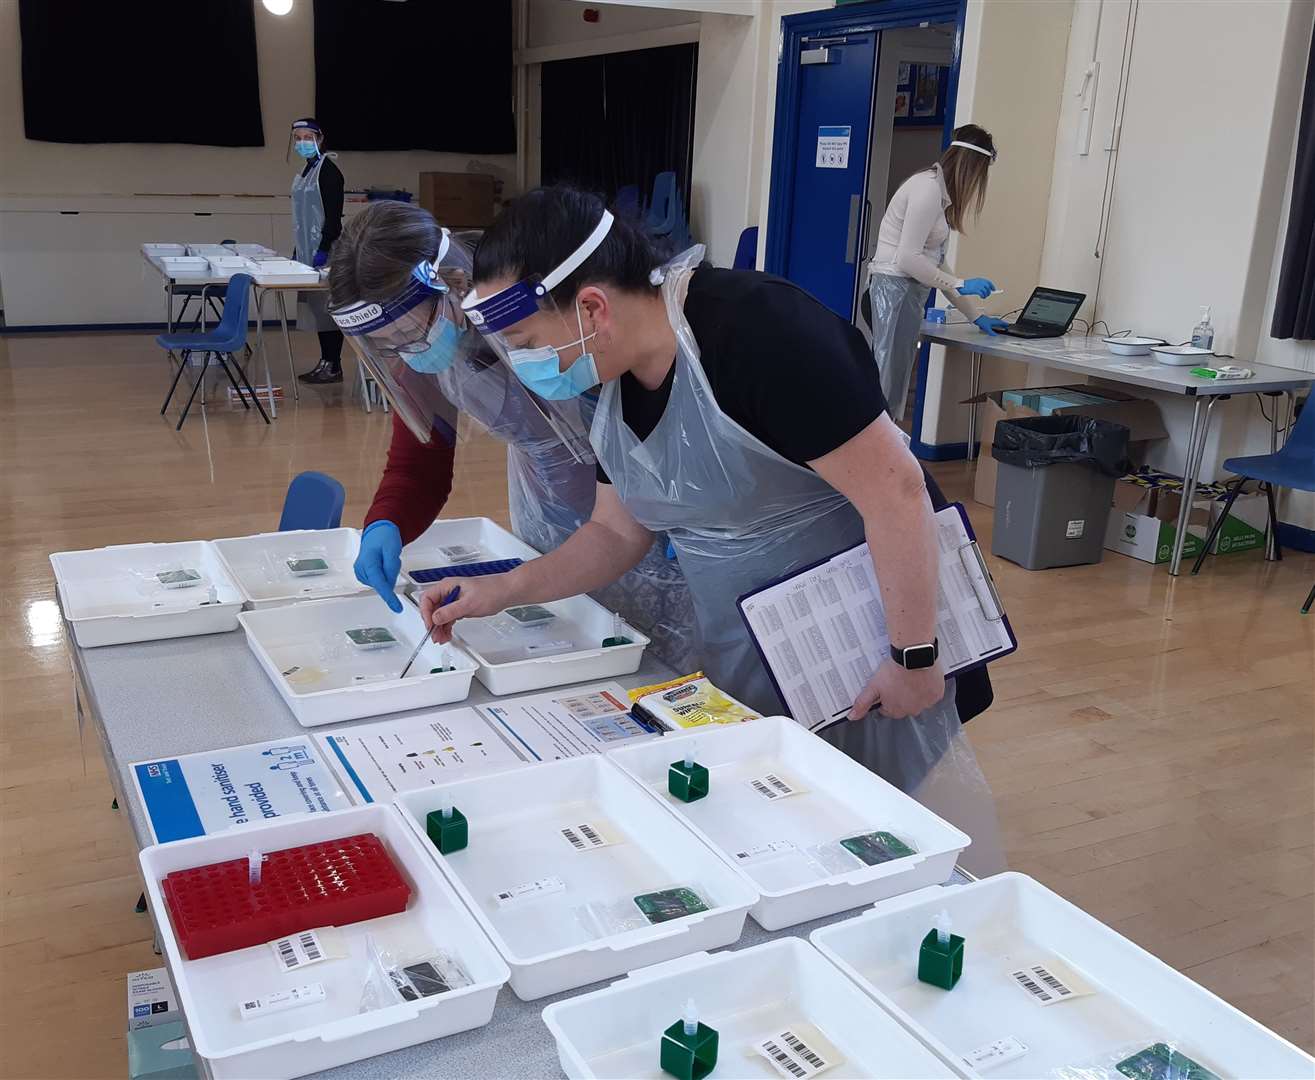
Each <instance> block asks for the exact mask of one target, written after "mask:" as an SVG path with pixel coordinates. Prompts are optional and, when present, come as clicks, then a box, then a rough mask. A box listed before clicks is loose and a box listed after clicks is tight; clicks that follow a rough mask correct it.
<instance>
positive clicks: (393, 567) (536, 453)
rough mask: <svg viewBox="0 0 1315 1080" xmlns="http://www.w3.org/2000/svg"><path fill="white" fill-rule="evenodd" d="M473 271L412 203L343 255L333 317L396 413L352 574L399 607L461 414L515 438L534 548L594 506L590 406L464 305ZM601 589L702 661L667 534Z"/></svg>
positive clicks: (614, 604) (675, 659)
mask: <svg viewBox="0 0 1315 1080" xmlns="http://www.w3.org/2000/svg"><path fill="white" fill-rule="evenodd" d="M470 272H471V256H470V250H469V248H468V247H467V246H466V244H465V243H463V241H462V240H461V238H460V237H456V236H453V235H451V234H450V233H449V232H448V231H447V230H445V229H442V228H440V227H439V225H438V223H437V222H436V221H435V220H434V219H433V217H432V216H431V215H430V213H429V212H428V211H427V210H424V209H422V208H421V207H418V206H411V205H408V204H405V203H397V202H379V203H374V204H372V205H370V206H369V207H367V208H366V209H365V210H364V211H363V212H362V213H360V214H358V215H356V216H355V217H353V218H352V220H351V221H350V222H348V224H347V226H346V228H345V229H344V230H343V234H342V236H341V238H340V239H339V241H338V244H337V246H336V247H335V249H334V257H333V263H332V269H331V272H330V275H329V282H330V306H331V310H332V312H333V315H334V318H335V320H336V321H337V323H338V324H339V325H340V326H341V327H342V328H343V330H344V331H345V332H346V334H347V336H348V338H349V340H350V341H351V342H352V345H353V348H354V349H355V350H356V352H357V355H358V356H359V357H360V359H361V362H362V363H364V364H366V366H367V368H368V369H369V370H370V372H371V374H372V375H373V376H374V377H375V379H376V380H377V381H378V382H379V384H380V385H381V386H382V387H383V388H384V390H385V392H386V393H387V395H388V397H389V400H390V401H391V402H392V404H393V407H394V413H393V438H392V443H391V445H390V447H389V451H388V462H387V465H386V467H385V469H384V475H383V478H382V480H381V481H380V484H379V488H378V490H377V492H376V494H375V497H374V501H373V503H372V504H371V506H370V510H369V512H368V513H367V514H366V517H365V529H364V532H363V534H362V537H361V548H360V552H359V554H358V556H357V559H356V565H355V569H356V576H357V578H358V580H360V581H361V583H362V584H364V585H368V586H370V587H371V588H373V589H375V591H376V592H378V593H379V595H380V596H381V597H382V598H383V599H384V601H385V603H387V604H388V605H389V606H390V607H392V608H393V610H395V611H398V610H401V603H400V601H399V600H398V598H397V596H396V594H395V592H394V587H395V583H396V580H397V576H398V574H399V572H400V570H401V551H402V546H403V545H404V544H406V543H410V542H411V541H412V540H414V539H415V538H416V537H417V536H419V535H420V534H421V533H422V532H424V531H425V529H426V528H428V527H429V526H430V525H431V524H432V523H433V521H434V519H435V518H436V517H437V516H438V514H439V512H440V511H441V510H442V508H443V506H444V504H445V503H446V501H447V498H448V496H449V494H450V493H451V489H452V475H453V456H454V451H455V446H456V439H457V427H458V414H459V413H464V414H466V415H467V416H469V417H470V418H471V419H473V420H474V421H475V422H476V423H478V424H479V425H480V426H481V427H483V428H484V429H485V430H486V431H488V432H489V433H490V434H491V435H493V436H494V437H495V438H497V439H499V440H501V441H502V442H505V443H506V444H507V487H508V503H509V507H510V514H511V522H512V531H513V532H515V534H516V535H517V536H518V537H520V538H521V539H522V540H524V541H525V542H526V543H527V544H529V545H530V546H531V547H533V548H535V549H537V550H539V551H551V550H553V549H554V548H556V547H558V546H559V545H560V544H562V543H563V542H564V541H565V540H566V539H567V538H568V537H569V536H570V535H571V534H572V533H574V532H575V530H576V529H578V528H579V527H580V525H581V524H582V523H583V522H584V521H586V520H588V518H589V515H590V513H591V512H592V511H593V503H594V496H595V488H596V485H595V482H594V473H595V468H596V461H595V458H594V455H593V452H592V450H591V449H590V447H589V442H588V437H587V434H586V433H587V430H588V424H589V418H590V416H591V415H592V409H593V401H592V400H586V399H576V400H570V401H559V402H551V401H543V400H540V399H538V398H536V397H535V395H533V394H531V393H530V392H529V391H528V390H527V389H526V388H525V387H524V386H523V385H522V384H521V382H520V381H519V380H518V379H516V377H515V376H514V375H513V374H512V373H511V372H510V371H509V370H508V369H507V367H506V365H504V364H502V363H501V362H499V361H498V360H497V357H496V356H495V355H494V354H493V352H492V350H491V349H490V348H489V347H488V346H487V345H486V344H485V343H484V342H483V340H482V338H481V337H480V336H479V335H478V334H475V333H474V332H473V331H470V330H469V329H468V328H467V324H466V319H465V316H464V315H463V314H462V312H461V308H460V300H461V298H462V297H463V296H464V295H465V293H466V291H467V290H468V289H469V285H470ZM593 595H594V597H595V599H597V600H598V601H599V602H600V603H602V604H603V605H604V606H605V607H607V608H608V609H609V610H612V611H616V612H619V613H620V614H621V615H622V616H623V617H624V618H625V619H626V621H627V622H629V623H630V624H631V625H632V626H635V627H636V628H637V629H639V630H641V631H643V632H644V633H645V634H646V635H648V636H649V637H650V638H652V640H653V649H654V651H655V653H656V655H658V656H659V658H661V659H662V660H663V661H664V662H666V663H667V664H669V665H671V666H672V667H674V668H676V669H677V670H680V671H682V672H684V671H690V670H694V668H695V667H696V666H697V658H698V649H697V637H696V635H695V632H694V618H693V612H692V607H691V605H690V601H689V593H688V590H687V588H686V587H685V582H684V578H683V576H682V575H681V573H680V567H679V564H678V563H676V562H675V561H674V560H671V559H668V558H666V542H665V539H664V540H662V541H661V543H660V544H659V543H655V544H654V545H653V547H652V549H651V550H650V551H649V552H647V553H646V554H645V557H644V558H643V559H642V560H641V562H640V564H639V565H638V566H637V567H636V568H635V569H634V571H633V572H631V573H629V574H627V575H625V576H624V577H623V578H622V579H621V580H619V581H617V582H615V583H611V584H608V585H607V586H605V587H603V588H600V589H598V590H595V591H594V593H593Z"/></svg>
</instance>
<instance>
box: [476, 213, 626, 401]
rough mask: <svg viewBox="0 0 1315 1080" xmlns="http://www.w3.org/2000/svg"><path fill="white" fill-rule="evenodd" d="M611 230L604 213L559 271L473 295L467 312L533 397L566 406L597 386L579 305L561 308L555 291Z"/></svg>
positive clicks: (609, 217) (591, 334)
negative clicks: (488, 293)
mask: <svg viewBox="0 0 1315 1080" xmlns="http://www.w3.org/2000/svg"><path fill="white" fill-rule="evenodd" d="M611 228H612V215H611V214H610V213H608V211H606V210H604V211H603V216H602V217H601V218H600V219H599V222H598V224H597V226H596V227H595V228H594V231H593V232H592V233H590V234H589V236H587V237H586V238H585V240H584V242H583V243H582V244H581V245H580V246H579V247H578V248H576V249H575V251H573V252H572V253H571V254H570V255H569V256H567V258H566V259H565V260H564V261H563V262H562V263H561V264H560V265H559V266H557V267H556V268H555V269H553V270H552V271H550V272H549V273H547V274H545V275H544V276H543V277H541V278H540V277H529V278H525V279H523V280H521V281H518V282H516V283H515V284H513V285H508V286H507V287H506V288H504V289H500V290H499V291H498V292H496V293H493V294H492V295H490V296H487V297H481V296H479V295H478V294H477V293H476V291H474V290H472V291H471V292H470V293H469V294H468V295H467V296H466V298H465V300H464V301H462V305H461V308H462V311H463V312H464V313H465V315H466V317H467V318H468V319H469V320H470V323H471V325H472V326H474V327H475V329H476V330H478V331H479V333H480V334H481V335H482V336H483V338H484V340H485V341H486V342H487V343H488V344H489V345H490V346H491V347H492V349H493V351H494V352H495V353H497V354H498V356H499V357H500V358H501V359H502V360H503V361H505V362H506V364H507V365H508V366H509V367H510V368H511V370H512V371H513V372H514V373H515V374H516V377H517V378H518V379H520V381H521V382H522V383H523V384H524V385H525V387H526V388H527V389H528V390H530V391H532V392H533V393H534V394H536V395H538V396H539V397H541V398H544V399H546V400H548V401H566V400H569V399H571V398H576V397H579V396H580V395H581V394H583V393H585V392H586V391H588V390H590V389H592V388H593V387H595V386H597V385H598V382H599V377H598V368H597V365H596V363H595V361H594V353H593V349H592V347H591V346H590V341H591V340H592V339H593V337H594V335H593V333H591V332H589V331H588V330H587V328H586V327H585V325H584V319H583V316H582V315H581V312H580V308H579V305H578V304H576V305H573V306H572V308H571V309H561V308H559V307H558V305H557V304H556V303H555V302H554V300H553V298H552V290H553V289H555V288H556V287H557V286H558V285H560V284H561V283H562V282H563V281H565V280H566V279H567V278H568V277H569V276H570V275H571V274H572V273H574V272H575V271H576V270H577V269H578V268H579V267H580V266H581V264H583V263H584V261H585V260H586V259H587V258H589V256H590V255H592V254H593V253H594V252H595V251H596V250H597V249H598V245H599V244H601V243H602V242H603V240H604V238H605V237H606V236H607V234H608V232H609V231H610V230H611Z"/></svg>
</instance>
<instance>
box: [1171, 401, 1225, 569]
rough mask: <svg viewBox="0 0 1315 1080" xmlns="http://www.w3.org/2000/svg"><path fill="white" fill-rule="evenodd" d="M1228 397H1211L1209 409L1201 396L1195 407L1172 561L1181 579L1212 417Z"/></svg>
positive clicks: (1172, 565)
mask: <svg viewBox="0 0 1315 1080" xmlns="http://www.w3.org/2000/svg"><path fill="white" fill-rule="evenodd" d="M1227 396H1228V395H1227V394H1220V395H1218V396H1216V397H1212V398H1210V401H1209V403H1208V404H1207V405H1206V406H1205V408H1204V409H1203V408H1201V397H1200V395H1197V397H1196V398H1195V399H1194V402H1195V404H1194V406H1193V408H1192V432H1191V435H1190V436H1189V438H1188V440H1187V461H1186V463H1185V465H1184V468H1183V491H1182V505H1181V506H1179V507H1178V531H1177V533H1176V535H1175V536H1174V538H1173V554H1172V555H1171V556H1170V558H1169V573H1170V575H1172V576H1173V577H1177V576H1178V571H1179V568H1180V567H1181V565H1182V561H1183V546H1184V545H1185V544H1186V543H1187V524H1188V522H1189V521H1191V518H1192V499H1193V498H1195V496H1196V485H1197V484H1198V483H1199V482H1200V475H1201V461H1202V460H1203V459H1204V457H1205V444H1206V441H1207V439H1208V438H1209V435H1210V416H1211V414H1212V413H1213V412H1214V409H1215V405H1216V404H1218V403H1219V401H1220V399H1221V398H1224V397H1227Z"/></svg>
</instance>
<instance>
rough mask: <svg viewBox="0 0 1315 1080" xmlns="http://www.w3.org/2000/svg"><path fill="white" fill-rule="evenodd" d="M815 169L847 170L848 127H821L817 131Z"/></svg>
mask: <svg viewBox="0 0 1315 1080" xmlns="http://www.w3.org/2000/svg"><path fill="white" fill-rule="evenodd" d="M817 167H818V168H819V169H847V168H849V125H848V124H833V125H830V126H826V125H823V126H822V127H819V128H818V129H817Z"/></svg>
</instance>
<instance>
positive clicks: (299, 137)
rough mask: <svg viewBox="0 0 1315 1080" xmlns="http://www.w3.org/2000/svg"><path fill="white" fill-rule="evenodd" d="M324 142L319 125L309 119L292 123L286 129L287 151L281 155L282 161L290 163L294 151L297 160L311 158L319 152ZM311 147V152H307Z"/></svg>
mask: <svg viewBox="0 0 1315 1080" xmlns="http://www.w3.org/2000/svg"><path fill="white" fill-rule="evenodd" d="M323 142H324V132H323V131H322V130H321V128H320V125H319V124H317V123H316V122H315V121H314V120H311V119H309V118H306V119H302V120H294V121H292V127H290V128H289V129H288V149H287V151H286V152H285V153H284V155H283V160H284V161H291V160H292V155H293V152H294V151H295V152H296V154H297V157H298V159H303V158H312V157H314V156H315V155H316V154H318V153H319V151H320V146H321V145H322V144H323ZM312 147H313V152H309V151H310V150H311V148H312Z"/></svg>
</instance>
